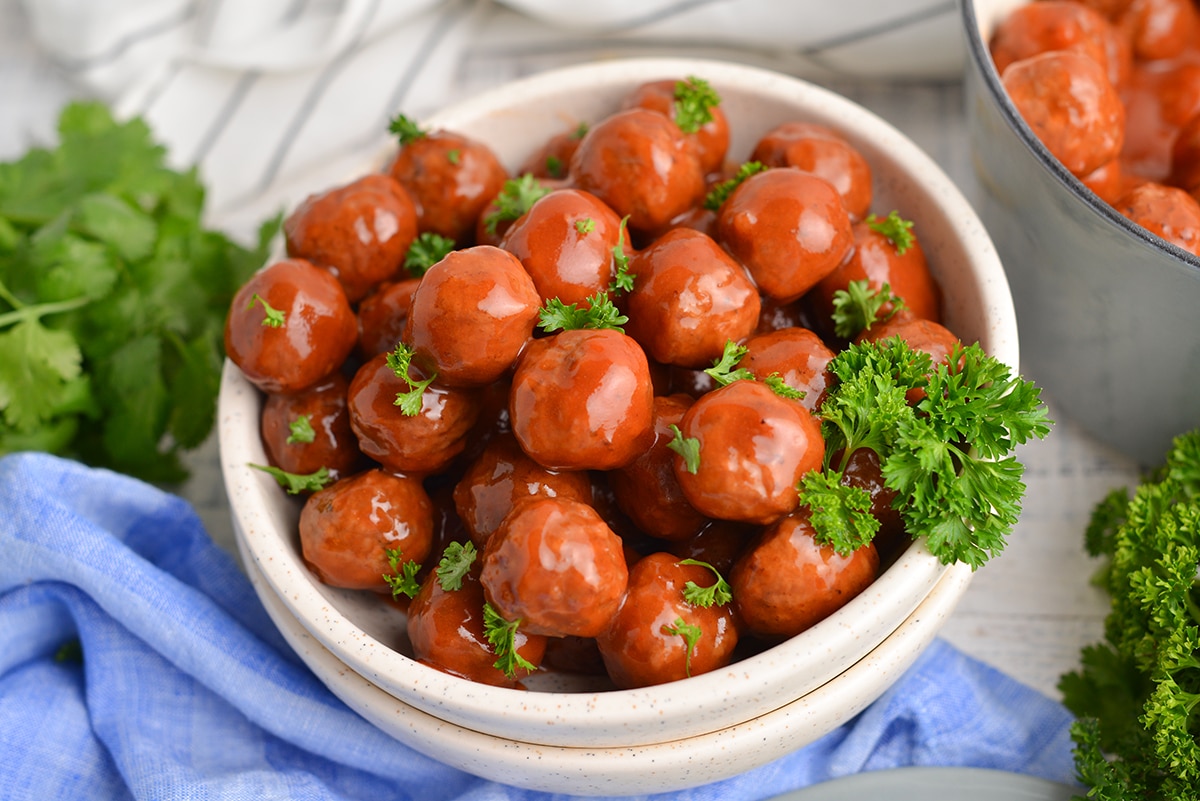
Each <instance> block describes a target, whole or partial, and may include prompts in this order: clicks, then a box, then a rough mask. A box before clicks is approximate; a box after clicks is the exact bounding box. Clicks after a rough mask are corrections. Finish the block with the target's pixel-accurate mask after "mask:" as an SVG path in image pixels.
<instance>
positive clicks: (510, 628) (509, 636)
mask: <svg viewBox="0 0 1200 801" xmlns="http://www.w3.org/2000/svg"><path fill="white" fill-rule="evenodd" d="M520 624H521V621H520V620H514V621H512V622H509V621H507V620H505V619H504V618H502V617H500V613H499V612H497V611H496V610H495V608H493V607H492V605H491V604H489V603H484V605H483V631H484V635H485V636H486V637H487V639H488V642H489V643H491V645H492V652H493V653H495V654H496V657H497V658H496V661H495V663H494V664H493V665H492V666H493V667H494V668H496V670H499V671H500V672H501V673H503V674H504V675H505V676H507V677H508V678H510V679H515V678H516V677H517V671H518V670H525V671H530V672H532V671H534V670H537V665H534V664H533V663H532V662H530V661H529V660H528V659H526V658H525V657H523V656H521V654H520V653H518V652H517V627H518V626H520Z"/></svg>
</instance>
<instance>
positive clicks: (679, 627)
mask: <svg viewBox="0 0 1200 801" xmlns="http://www.w3.org/2000/svg"><path fill="white" fill-rule="evenodd" d="M662 630H663V633H664V634H670V635H672V636H675V637H682V638H683V641H684V642H685V643H686V644H687V651H686V652H685V653H684V657H683V664H684V670H685V672H686V673H687V675H688V676H691V675H692V654H693V653H695V651H696V643H697V642H699V641H700V635H701V634H703V633H704V632H702V631H701V630H700V627H699V626H693V625H692V624H691V623H685V622H684V620H683V618H681V617H677V618H675V622H674V623H672V624H671V625H669V626H668V625H665V624H664V625H663V627H662Z"/></svg>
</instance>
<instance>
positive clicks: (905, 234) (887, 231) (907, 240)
mask: <svg viewBox="0 0 1200 801" xmlns="http://www.w3.org/2000/svg"><path fill="white" fill-rule="evenodd" d="M865 222H866V224H867V227H868V228H870V229H871V230H872V231H875V232H877V233H880V234H883V235H884V236H886V237H887V238H888V239H890V240H891V242H892V246H893V247H895V249H896V255H897V256H903V255H904V254H905V253H906V252H908V249H909V248H910V247H912V246H913V243H914V242H916V241H917V238H916V236H914V235H913V232H912V227H913V224H912V221H910V220H905V219H903V218H902V217H901V216H900V213H899V212H897V211H892V212H890V213H889V214H888V216H886V217H883V218H880V217H877V216H875V215H874V214H870V215H868V216H867V219H866V220H865Z"/></svg>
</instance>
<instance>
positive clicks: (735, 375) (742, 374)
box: [704, 339, 754, 387]
mask: <svg viewBox="0 0 1200 801" xmlns="http://www.w3.org/2000/svg"><path fill="white" fill-rule="evenodd" d="M747 350H748V349H747V348H746V346H745V345H739V344H738V343H736V342H734V341H733V340H732V339H729V340H726V341H725V348H724V350H723V351H722V352H721V358H719V359H714V360H713V366H712V367H709V368H708V369H706V370H705V371H704V372H705V373H706V374H707V375H708V376H709V378H711V379H712V380H713V381H716V382H717V384H718V385H719V386H722V387H724V386H728V385H729V384H732V383H733V382H734V381H753V380H754V373H752V372H750V371H749V370H747V369H746V368H745V367H738V366H737V365H738V362H740V361H741V360H742V357H743V356H745V355H746V353H747Z"/></svg>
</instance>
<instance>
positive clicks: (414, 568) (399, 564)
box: [383, 548, 421, 598]
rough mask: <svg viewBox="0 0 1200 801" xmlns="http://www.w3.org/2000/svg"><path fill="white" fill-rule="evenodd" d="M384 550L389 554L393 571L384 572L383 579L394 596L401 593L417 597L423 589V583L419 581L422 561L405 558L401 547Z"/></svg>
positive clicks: (388, 557)
mask: <svg viewBox="0 0 1200 801" xmlns="http://www.w3.org/2000/svg"><path fill="white" fill-rule="evenodd" d="M383 552H384V554H385V555H386V556H387V560H388V567H389V568H391V571H392V572H391V573H384V574H383V580H384V581H386V582H387V585H388V587H389V588H390V589H391V591H392V597H393V598H399V597H400V596H401V595H405V596H407V597H409V598H415V597H417V593H418V592H420V591H421V583H420V582H419V581H417V574H418V573H420V572H421V563H420V562H417V561H416V560H413V559H405V558H404V552H403V551H402V550H401V549H400V548H384V550H383Z"/></svg>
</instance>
